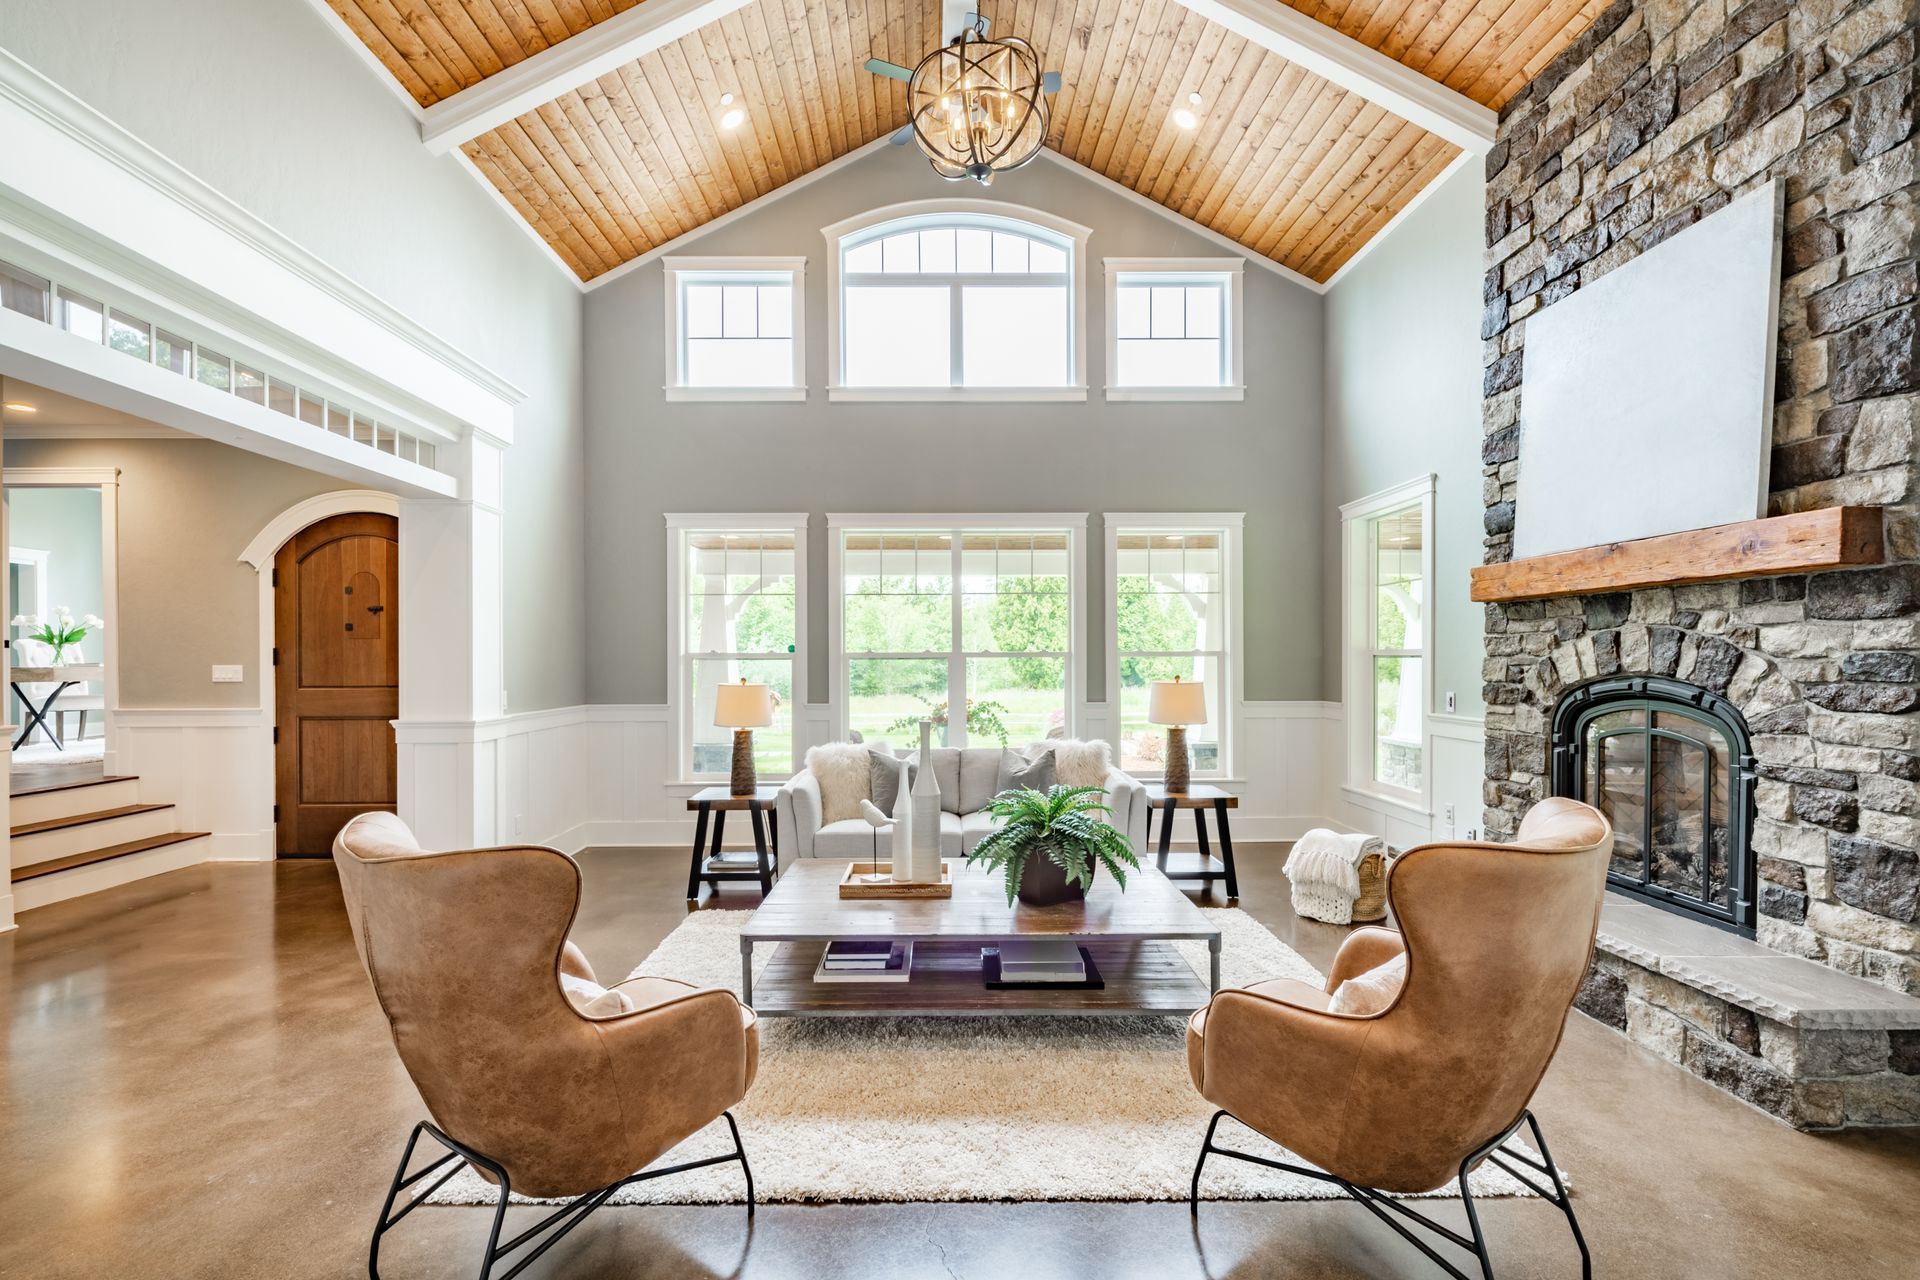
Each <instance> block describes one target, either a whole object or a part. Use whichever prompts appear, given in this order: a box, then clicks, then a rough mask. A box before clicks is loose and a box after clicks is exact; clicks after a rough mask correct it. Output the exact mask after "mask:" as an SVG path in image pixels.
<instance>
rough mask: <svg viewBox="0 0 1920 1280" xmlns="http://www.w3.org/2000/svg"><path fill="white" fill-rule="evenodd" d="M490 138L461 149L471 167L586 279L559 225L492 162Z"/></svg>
mask: <svg viewBox="0 0 1920 1280" xmlns="http://www.w3.org/2000/svg"><path fill="white" fill-rule="evenodd" d="M491 141H492V140H491V139H475V140H474V141H472V142H470V143H468V144H467V145H466V146H464V147H462V148H460V150H461V151H462V152H463V153H464V154H465V155H466V157H467V159H469V160H471V161H472V162H473V167H474V168H475V169H478V170H479V171H480V175H481V176H482V177H484V178H485V179H486V180H487V181H488V182H489V183H491V184H492V185H493V187H494V189H495V190H496V191H498V192H499V193H500V198H501V199H502V200H505V201H506V202H507V204H508V206H509V207H510V208H512V209H513V211H514V212H516V213H518V214H519V215H520V216H521V217H522V218H524V219H525V220H526V223H527V225H528V226H530V227H532V228H533V229H534V232H535V233H536V234H537V235H539V237H540V239H541V240H542V241H544V242H545V243H546V245H547V247H548V248H549V249H551V250H552V251H553V253H554V256H555V257H557V258H559V259H560V260H561V261H562V262H563V263H565V264H566V266H567V269H568V270H570V271H572V272H573V273H574V274H575V275H576V276H579V277H580V278H581V279H585V278H586V277H587V275H588V274H589V270H588V268H587V266H586V264H585V263H584V262H583V261H581V260H580V259H579V258H578V257H577V256H576V255H575V254H574V253H573V252H572V251H571V250H570V249H569V248H568V247H567V246H566V244H565V241H564V240H563V238H562V235H561V229H560V228H558V227H556V226H554V225H553V224H551V223H550V222H549V221H548V220H547V218H546V217H545V216H544V214H543V212H542V210H541V209H540V208H539V207H538V206H536V205H534V204H532V203H530V202H529V201H528V199H527V195H526V193H525V192H524V191H523V190H521V188H520V187H518V186H516V185H515V183H514V181H513V179H512V178H510V177H509V176H508V175H507V174H506V173H505V172H503V171H502V170H501V168H500V166H499V165H498V164H496V163H495V162H494V159H493V157H492V156H491V155H490V154H488V151H487V147H488V146H489V145H490V144H491ZM530 185H531V184H529V186H530Z"/></svg>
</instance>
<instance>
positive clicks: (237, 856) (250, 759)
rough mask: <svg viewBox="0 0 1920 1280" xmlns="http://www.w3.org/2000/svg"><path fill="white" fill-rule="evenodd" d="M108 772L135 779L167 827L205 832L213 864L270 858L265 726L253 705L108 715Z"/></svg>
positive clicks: (265, 716) (267, 719)
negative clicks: (166, 808) (162, 808)
mask: <svg viewBox="0 0 1920 1280" xmlns="http://www.w3.org/2000/svg"><path fill="white" fill-rule="evenodd" d="M112 716H113V721H112V726H113V727H112V730H111V733H112V741H113V758H112V759H111V760H110V761H109V762H108V767H109V769H110V770H111V771H113V772H116V773H130V774H133V775H135V776H136V777H138V778H139V779H140V799H141V801H142V802H143V803H145V804H171V805H174V806H175V816H176V818H177V821H176V822H175V824H174V825H175V827H176V828H177V829H178V830H181V831H207V832H211V833H212V839H211V840H210V841H208V846H209V847H208V854H207V856H208V857H209V858H210V859H211V860H213V861H238V862H263V861H271V860H272V859H273V727H272V720H271V716H270V715H269V713H268V712H267V711H265V710H264V709H262V708H260V707H234V708H228V707H204V708H128V707H119V708H116V709H115V710H114V711H113V712H112Z"/></svg>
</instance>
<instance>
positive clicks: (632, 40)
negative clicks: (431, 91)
mask: <svg viewBox="0 0 1920 1280" xmlns="http://www.w3.org/2000/svg"><path fill="white" fill-rule="evenodd" d="M747 3H748V0H646V3H644V4H640V5H636V6H634V7H633V8H631V9H628V10H626V11H625V12H624V13H620V14H616V15H615V16H613V17H611V18H608V19H607V20H606V21H605V22H599V23H595V24H594V25H593V26H591V27H588V28H587V29H586V30H585V31H582V32H581V33H580V34H579V35H577V36H574V37H572V38H570V39H567V40H562V41H561V42H560V43H559V44H556V45H550V46H548V47H547V48H545V49H542V50H541V51H540V52H539V53H536V54H534V55H533V56H532V57H531V58H527V59H525V60H524V61H521V62H516V63H515V64H514V65H512V66H511V67H508V68H507V69H506V70H504V71H502V72H500V73H499V74H498V75H492V76H488V77H487V78H486V79H485V80H482V81H481V82H480V83H479V84H476V85H473V86H472V87H470V88H466V89H462V90H461V91H460V92H459V93H456V94H454V95H453V96H452V97H451V98H443V99H442V100H441V101H439V102H436V103H434V104H433V105H432V106H430V107H428V108H427V109H426V112H425V113H424V117H423V118H422V120H421V122H420V140H421V141H422V142H424V143H426V144H427V150H429V151H431V152H433V153H434V154H435V155H445V154H446V153H447V152H449V151H452V150H453V149H454V148H455V147H458V146H460V145H461V144H462V143H466V142H471V141H473V140H474V139H475V138H477V137H479V136H480V135H481V134H484V133H490V132H492V131H493V130H495V129H497V128H499V127H500V126H501V125H503V124H505V123H506V122H507V121H509V120H512V119H515V118H516V117H519V116H523V115H525V114H526V113H527V112H529V111H532V110H533V109H534V108H536V107H540V106H544V105H546V104H547V103H549V102H552V101H553V100H554V99H555V98H557V97H559V96H560V95H561V94H564V93H570V92H572V91H573V90H575V89H578V88H579V87H580V86H581V85H583V84H586V83H587V82H588V81H590V80H597V79H599V78H600V77H601V76H603V75H605V74H606V73H607V72H609V71H612V70H614V69H615V68H616V67H622V66H625V65H626V64H627V63H629V62H632V61H633V60H634V59H636V58H640V57H644V56H645V55H647V54H649V53H652V52H653V51H654V50H655V49H658V48H660V47H661V46H662V45H667V44H672V43H673V42H674V41H675V40H678V39H680V37H682V36H685V35H689V34H691V33H693V32H695V31H698V30H699V29H700V28H701V27H704V26H706V25H707V24H708V23H710V22H717V21H719V20H720V19H721V18H724V17H726V16H727V15H728V14H730V13H732V12H733V11H734V10H736V9H744V8H745V7H746V6H747Z"/></svg>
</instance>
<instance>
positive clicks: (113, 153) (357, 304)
mask: <svg viewBox="0 0 1920 1280" xmlns="http://www.w3.org/2000/svg"><path fill="white" fill-rule="evenodd" d="M0 99H6V100H9V101H12V102H14V103H15V104H17V105H18V106H19V107H21V108H22V109H23V110H25V111H27V112H29V113H30V114H32V115H34V116H37V117H39V118H40V119H41V120H43V121H45V122H46V123H47V124H48V125H50V126H52V127H53V128H55V129H57V130H58V131H60V132H61V133H62V134H64V135H66V136H67V137H69V138H71V139H72V140H73V141H75V142H77V143H79V144H80V145H82V146H84V147H86V148H87V149H89V150H91V151H93V152H94V153H95V154H97V155H99V156H100V157H102V158H103V159H105V160H107V161H108V162H109V163H111V164H114V165H116V166H118V167H119V168H120V169H122V170H124V171H125V172H126V173H128V174H129V175H131V176H133V177H134V178H137V179H138V180H140V181H141V182H144V183H146V184H147V185H148V186H149V187H152V188H153V189H154V190H155V191H157V192H159V193H160V194H161V195H163V196H165V197H167V198H168V199H170V200H172V201H174V202H175V203H176V204H179V205H180V206H182V207H183V208H185V209H188V210H189V211H191V212H192V213H194V214H197V215H198V216H199V217H201V218H203V219H205V220H206V221H207V222H209V223H211V224H213V225H214V226H216V227H218V228H220V230H222V231H224V232H225V233H227V234H228V235H230V236H232V237H234V238H235V239H236V240H239V241H240V242H241V243H243V244H245V245H247V246H248V247H249V248H251V249H253V250H254V251H256V252H258V253H260V254H261V255H263V256H264V257H266V258H268V259H270V260H271V261H273V262H274V263H275V264H276V265H278V266H280V267H282V268H284V269H285V270H287V271H288V272H290V273H292V274H293V275H295V276H297V277H299V278H300V279H302V280H304V281H305V282H306V283H307V284H309V285H311V286H313V287H314V288H315V289H318V290H320V291H321V292H322V293H324V294H326V295H327V296H329V297H331V298H332V299H333V300H334V301H335V302H338V303H339V304H341V305H342V306H345V307H347V308H349V309H350V310H352V311H354V312H356V313H358V314H359V315H360V316H362V317H363V318H364V319H366V320H368V321H371V322H372V323H374V324H376V325H378V326H379V327H381V328H383V329H385V330H386V331H387V332H389V333H391V334H393V335H394V336H395V337H396V338H399V339H400V340H401V341H403V342H405V343H407V344H408V345H410V346H412V347H414V348H415V349H417V350H419V351H420V352H422V353H424V354H425V355H427V356H429V357H430V358H432V359H434V360H436V361H438V362H439V363H441V364H442V365H444V366H446V367H447V368H449V369H451V370H452V371H454V372H455V373H457V374H458V375H460V376H461V377H462V378H465V379H466V380H467V381H468V382H471V383H473V384H474V385H475V386H477V387H479V388H481V389H483V390H484V391H486V392H487V393H488V394H489V395H492V396H493V397H495V398H496V399H498V400H500V401H502V402H504V403H505V404H508V405H517V404H519V403H520V402H521V401H523V400H525V399H526V394H527V393H526V392H525V391H523V390H521V389H520V388H519V387H518V386H516V385H515V384H513V383H512V382H509V381H508V380H507V379H505V378H503V377H501V376H500V375H499V374H498V373H495V372H494V371H493V370H492V369H490V368H488V367H487V366H486V365H484V364H482V363H481V362H480V361H479V360H477V359H475V358H474V357H473V356H470V355H468V354H467V353H466V352H464V351H462V350H460V349H459V348H458V347H456V346H454V345H453V344H452V343H450V342H448V341H447V340H446V339H444V338H441V337H440V336H438V335H437V334H435V333H433V332H432V331H431V330H429V329H427V328H426V327H425V326H424V325H421V324H420V323H419V322H418V321H416V320H414V319H412V318H411V317H409V316H408V315H407V314H406V313H405V312H403V311H401V310H400V309H399V308H398V307H396V306H394V305H393V304H392V303H390V302H388V301H387V300H386V299H384V298H382V297H380V296H379V295H378V294H376V293H374V292H373V291H372V290H371V289H368V288H367V287H366V286H364V285H362V284H360V283H359V282H357V281H355V280H354V279H353V278H352V277H351V276H349V275H347V274H346V273H345V272H343V271H341V270H340V269H339V268H338V267H335V266H334V265H332V264H331V263H329V262H327V261H326V260H325V259H324V258H322V257H320V256H319V255H318V254H316V253H314V252H312V251H311V250H309V249H307V248H305V247H304V246H303V245H301V244H300V243H299V242H298V241H297V240H295V239H293V238H292V237H291V236H289V235H287V234H286V233H284V232H282V231H280V230H278V229H277V228H275V227H274V226H273V225H271V224H270V223H268V222H267V221H266V220H264V219H262V218H260V217H259V216H258V215H256V214H254V213H252V212H251V211H249V210H248V209H246V208H245V207H244V206H242V205H241V204H239V203H238V202H236V201H234V200H233V199H232V198H230V197H229V196H227V195H225V194H223V193H222V192H221V191H220V190H219V189H217V188H216V187H214V186H213V185H212V184H210V183H208V182H206V181H205V180H203V179H201V178H199V177H196V176H195V175H194V174H193V173H191V172H190V171H188V170H187V169H186V168H184V167H183V166H181V165H180V164H178V163H176V162H175V161H173V160H171V159H169V158H168V157H167V156H165V155H163V154H161V153H160V152H159V151H157V150H155V149H154V148H153V147H151V146H149V145H148V144H147V143H145V142H143V141H141V140H140V139H139V138H137V137H135V136H134V135H133V134H131V133H129V132H128V131H127V130H125V129H123V128H121V127H120V126H119V125H118V124H116V123H114V122H113V121H112V120H109V119H108V118H107V117H106V116H104V115H102V114H101V113H100V112H98V111H96V110H94V109H93V108H92V107H90V106H88V105H87V104H86V103H84V102H82V101H81V100H80V99H79V98H76V97H75V96H74V95H72V94H71V93H69V92H67V91H66V90H65V89H63V88H62V87H60V86H59V85H58V84H55V83H54V82H53V81H52V80H50V79H48V78H47V77H46V76H44V75H42V74H41V73H40V72H38V71H36V70H35V69H34V68H32V67H30V66H28V65H27V64H26V63H24V62H22V61H21V60H20V59H19V58H17V57H15V56H14V55H13V54H12V53H10V52H8V51H7V50H5V49H0Z"/></svg>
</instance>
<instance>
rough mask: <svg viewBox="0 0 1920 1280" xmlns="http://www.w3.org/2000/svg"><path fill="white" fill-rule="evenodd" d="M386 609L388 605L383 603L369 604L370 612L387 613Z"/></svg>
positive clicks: (368, 610)
mask: <svg viewBox="0 0 1920 1280" xmlns="http://www.w3.org/2000/svg"><path fill="white" fill-rule="evenodd" d="M386 611H387V606H385V605H383V604H370V605H368V606H367V612H368V613H385V612H386Z"/></svg>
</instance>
